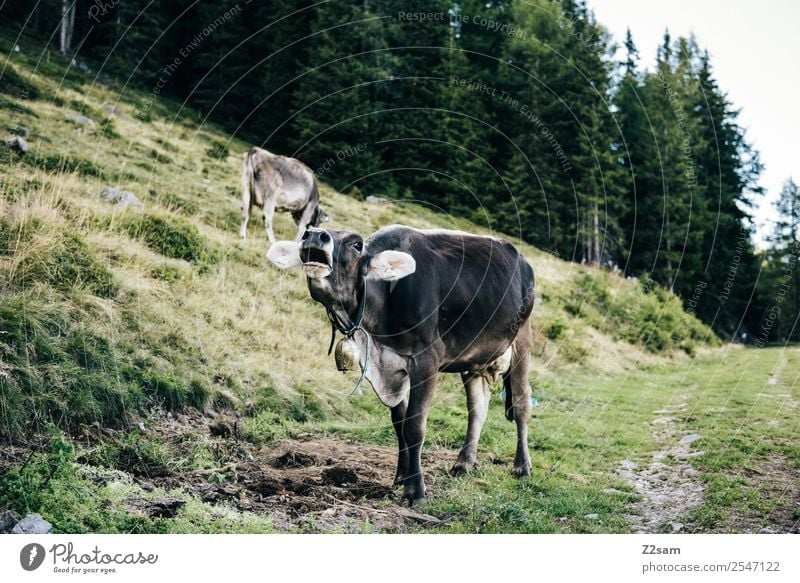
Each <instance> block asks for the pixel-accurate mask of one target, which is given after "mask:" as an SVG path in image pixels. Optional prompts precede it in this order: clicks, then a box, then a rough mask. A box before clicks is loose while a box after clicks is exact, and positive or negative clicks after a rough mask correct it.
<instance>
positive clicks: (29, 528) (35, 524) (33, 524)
mask: <svg viewBox="0 0 800 583" xmlns="http://www.w3.org/2000/svg"><path fill="white" fill-rule="evenodd" d="M51 532H53V525H52V524H50V523H49V522H47V521H46V520H45V519H44V518H42V515H41V514H38V513H37V514H29V515H28V516H26V517H25V518H23V519H22V520H20V521H19V522H18V523H17V524H16V525H15V526H14V528H12V529H11V534H50V533H51Z"/></svg>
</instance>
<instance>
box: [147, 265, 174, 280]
mask: <svg viewBox="0 0 800 583" xmlns="http://www.w3.org/2000/svg"><path fill="white" fill-rule="evenodd" d="M150 275H151V276H153V278H154V279H160V280H161V281H166V282H167V283H172V282H174V281H178V280H179V279H180V277H181V272H180V271H179V270H178V269H175V268H174V267H171V266H169V265H159V266H158V267H154V268H153V270H152V271H151V272H150Z"/></svg>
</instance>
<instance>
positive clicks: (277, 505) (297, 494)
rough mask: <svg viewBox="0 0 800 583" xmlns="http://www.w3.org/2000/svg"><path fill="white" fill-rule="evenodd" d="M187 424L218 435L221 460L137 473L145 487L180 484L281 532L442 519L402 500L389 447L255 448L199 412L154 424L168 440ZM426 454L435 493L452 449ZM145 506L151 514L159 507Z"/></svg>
mask: <svg viewBox="0 0 800 583" xmlns="http://www.w3.org/2000/svg"><path fill="white" fill-rule="evenodd" d="M187 424H190V425H192V426H194V428H195V429H197V428H198V427H200V428H205V429H207V430H208V434H209V435H211V436H212V437H211V439H213V440H220V442H221V445H224V446H225V447H226V448H227V449H226V451H227V452H228V455H227V459H226V460H225V461H226V463H225V465H223V466H221V467H219V468H213V469H208V470H195V471H188V472H184V473H179V474H173V475H170V476H150V477H147V478H136V481H137V483H139V484H140V485H141V486H142V487H143V488H144V489H145V490H153V489H155V488H166V489H170V490H173V489H183V490H186V491H189V492H192V493H194V494H195V495H197V496H198V497H199V498H200V499H201V500H203V501H204V502H208V503H212V504H225V505H228V506H232V507H234V508H236V509H238V510H241V511H248V512H254V513H258V514H268V515H270V516H271V517H272V520H273V525H274V526H275V528H276V529H279V530H300V531H317V532H318V531H325V532H327V531H345V532H353V531H359V532H360V531H363V530H370V529H371V530H377V531H391V532H406V531H408V530H409V529H410V528H411V527H412V526H417V527H418V526H419V525H423V526H433V525H436V524H438V523H439V522H440V520H439V519H438V518H436V517H433V516H429V515H427V514H424V507H423V508H422V510H421V511H420V510H417V509H409V508H404V507H403V506H402V505H401V504H400V495H401V493H402V488H400V487H399V486H398V487H393V486H392V480H393V478H394V471H395V464H396V460H397V458H396V456H397V452H396V449H395V448H393V447H381V446H374V445H363V444H356V443H350V442H348V441H345V440H343V439H339V438H334V437H307V438H304V439H299V440H288V441H283V442H280V443H277V444H274V445H266V446H260V447H257V446H253V445H252V444H249V443H247V442H243V441H239V440H237V439H236V435H235V431H233V430H232V431H231V433H230V434H228V433H227V432H221V431H219V427H220V426H221V422H220V420H214V421H212V422H209V421H208V420H207V419H206V418H203V417H199V416H195V417H191V418H188V417H187V418H175V419H174V420H172V421H169V422H166V423H164V424H163V425H162V426H161V427H159V428H158V430H157V431H158V433H159V437H160V438H161V439H163V440H165V441H170V440H171V439H173V438H179V437H180V435H182V434H184V432H185V431H186V425H187ZM225 424H226V425H229V426H231V427H235V425H236V424H235V422H234V423H225ZM222 442H224V443H222ZM233 442H235V444H234V443H233ZM177 443H178V444H179V443H180V442H177ZM178 447H179V445H178ZM423 457H424V463H425V466H426V468H427V470H428V472H429V473H428V474H427V475H426V478H427V483H428V485H429V490H430V491H431V493H432V494H435V491H436V483H437V481H438V480H440V479H442V478H444V477H446V476H447V469H448V468H449V467H450V466H451V465H452V464H453V462H454V461H455V457H456V452H450V451H446V450H432V451H428V452H426V453H425V454H424V455H423ZM134 502H135V501H134ZM133 506H134V507H135V506H136V503H134V504H133ZM147 511H148V512H150V513H151V514H152V513H153V512H159V508H156V509H155V510H152V509H150V508H148V509H147Z"/></svg>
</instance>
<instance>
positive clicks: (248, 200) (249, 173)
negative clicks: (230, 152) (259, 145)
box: [242, 148, 264, 210]
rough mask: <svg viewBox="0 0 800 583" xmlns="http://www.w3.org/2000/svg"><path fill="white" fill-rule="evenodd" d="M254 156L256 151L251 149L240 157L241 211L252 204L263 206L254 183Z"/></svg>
mask: <svg viewBox="0 0 800 583" xmlns="http://www.w3.org/2000/svg"><path fill="white" fill-rule="evenodd" d="M255 155H256V149H255V148H253V149H251V150H250V151H249V152H247V153H246V154H245V155H244V156H243V157H242V210H244V209H245V208H247V209H249V208H250V207H252V206H253V204H255V205H257V206H262V205H263V204H264V203H263V201H262V200H261V196H260V193H259V192H258V188H257V187H256V183H255V161H254V160H253V158H255Z"/></svg>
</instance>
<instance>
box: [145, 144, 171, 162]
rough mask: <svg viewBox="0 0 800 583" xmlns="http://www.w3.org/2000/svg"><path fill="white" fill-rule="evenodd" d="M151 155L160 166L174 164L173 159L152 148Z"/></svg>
mask: <svg viewBox="0 0 800 583" xmlns="http://www.w3.org/2000/svg"><path fill="white" fill-rule="evenodd" d="M149 155H150V157H151V158H152V159H153V160H155V161H156V162H158V163H159V164H172V158H170V157H169V156H167V155H166V154H162V153H161V152H159V151H158V150H156V149H155V148H152V149H151V150H150V154H149Z"/></svg>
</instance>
